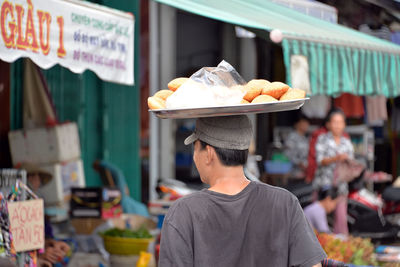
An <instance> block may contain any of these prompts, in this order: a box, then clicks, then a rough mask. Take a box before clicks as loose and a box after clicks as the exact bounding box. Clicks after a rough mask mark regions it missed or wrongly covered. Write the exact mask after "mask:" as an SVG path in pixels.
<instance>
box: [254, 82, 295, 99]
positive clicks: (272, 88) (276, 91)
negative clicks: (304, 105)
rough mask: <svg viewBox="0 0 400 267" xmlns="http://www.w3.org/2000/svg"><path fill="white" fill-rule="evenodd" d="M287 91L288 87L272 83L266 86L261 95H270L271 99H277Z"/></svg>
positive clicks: (279, 83)
mask: <svg viewBox="0 0 400 267" xmlns="http://www.w3.org/2000/svg"><path fill="white" fill-rule="evenodd" d="M288 89H289V85H287V84H284V83H282V82H272V83H270V84H268V85H266V86H265V87H264V88H263V90H262V92H261V94H263V95H270V96H272V97H273V98H276V99H279V98H280V97H281V96H282V95H283V94H285V93H286V92H287V91H288Z"/></svg>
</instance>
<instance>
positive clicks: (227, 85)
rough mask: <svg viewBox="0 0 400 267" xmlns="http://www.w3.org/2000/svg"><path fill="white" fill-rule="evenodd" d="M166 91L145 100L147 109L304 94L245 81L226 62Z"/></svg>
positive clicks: (276, 85) (230, 103)
mask: <svg viewBox="0 0 400 267" xmlns="http://www.w3.org/2000/svg"><path fill="white" fill-rule="evenodd" d="M168 88H169V90H166V89H164V90H160V91H158V92H156V93H155V94H154V95H153V96H151V97H149V98H148V100H147V101H148V106H149V108H150V109H171V110H172V109H196V108H205V107H222V106H238V105H240V104H250V103H251V104H261V103H271V102H277V101H284V100H293V99H303V98H305V96H306V94H305V91H303V90H299V89H292V88H290V87H289V85H287V84H285V83H282V82H269V81H267V80H265V79H253V80H251V81H249V82H248V83H247V84H246V81H245V80H244V79H243V78H242V77H241V76H240V74H239V73H237V71H236V70H235V69H234V68H233V67H232V66H231V65H229V63H227V62H225V61H222V62H221V63H220V64H219V65H218V66H217V67H204V68H201V69H200V70H198V71H197V72H195V73H194V74H193V75H191V76H190V78H184V77H180V78H176V79H173V80H172V81H170V82H169V83H168Z"/></svg>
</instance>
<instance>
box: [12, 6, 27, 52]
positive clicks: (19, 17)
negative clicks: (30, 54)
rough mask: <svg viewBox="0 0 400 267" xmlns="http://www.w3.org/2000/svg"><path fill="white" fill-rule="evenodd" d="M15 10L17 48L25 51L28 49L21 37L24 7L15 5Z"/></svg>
mask: <svg viewBox="0 0 400 267" xmlns="http://www.w3.org/2000/svg"><path fill="white" fill-rule="evenodd" d="M15 10H16V11H17V21H18V24H17V25H18V38H17V48H18V49H21V50H25V49H26V48H27V47H28V43H27V42H26V39H25V38H24V36H23V35H22V20H23V17H24V7H23V6H21V5H15Z"/></svg>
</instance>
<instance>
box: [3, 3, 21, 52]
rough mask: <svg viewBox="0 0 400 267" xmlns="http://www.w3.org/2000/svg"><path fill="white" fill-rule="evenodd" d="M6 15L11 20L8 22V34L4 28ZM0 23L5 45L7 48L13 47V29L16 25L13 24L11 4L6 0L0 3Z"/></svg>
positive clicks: (14, 29)
mask: <svg viewBox="0 0 400 267" xmlns="http://www.w3.org/2000/svg"><path fill="white" fill-rule="evenodd" d="M8 15H10V16H11V21H10V22H9V23H8V29H9V30H10V33H9V34H7V28H6V20H7V16H8ZM0 24H1V36H2V37H3V40H4V44H5V46H6V47H7V48H13V47H15V31H16V27H17V26H16V25H15V19H14V8H13V5H12V4H11V3H10V2H8V1H4V3H3V4H2V5H1V15H0Z"/></svg>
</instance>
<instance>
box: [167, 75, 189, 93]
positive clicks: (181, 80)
mask: <svg viewBox="0 0 400 267" xmlns="http://www.w3.org/2000/svg"><path fill="white" fill-rule="evenodd" d="M187 80H189V78H184V77H181V78H176V79H173V80H172V81H170V82H169V83H168V89H169V90H172V91H174V92H175V91H176V90H178V88H179V87H180V86H181V85H182V84H183V83H185V82H187Z"/></svg>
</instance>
